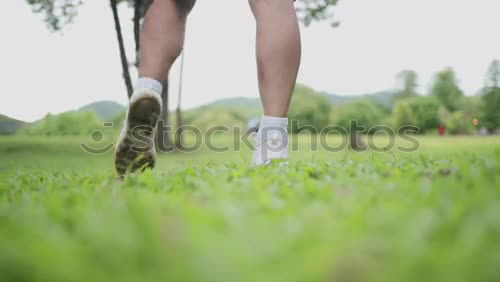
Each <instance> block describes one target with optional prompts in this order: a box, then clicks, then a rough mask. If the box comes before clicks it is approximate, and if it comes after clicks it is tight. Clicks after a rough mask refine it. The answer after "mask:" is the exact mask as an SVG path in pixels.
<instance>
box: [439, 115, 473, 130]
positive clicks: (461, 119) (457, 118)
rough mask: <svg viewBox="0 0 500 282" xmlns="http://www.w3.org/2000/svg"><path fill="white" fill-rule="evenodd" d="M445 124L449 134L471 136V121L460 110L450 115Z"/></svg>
mask: <svg viewBox="0 0 500 282" xmlns="http://www.w3.org/2000/svg"><path fill="white" fill-rule="evenodd" d="M445 124H446V129H447V131H448V132H449V133H450V134H471V133H472V132H473V126H472V120H471V119H469V118H468V117H467V115H466V114H465V113H464V112H463V111H460V110H459V111H455V112H453V113H451V114H450V116H449V117H448V119H447V120H446V122H445Z"/></svg>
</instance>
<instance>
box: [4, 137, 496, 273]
mask: <svg viewBox="0 0 500 282" xmlns="http://www.w3.org/2000/svg"><path fill="white" fill-rule="evenodd" d="M420 140H421V142H422V148H421V150H419V151H417V152H415V153H411V154H404V153H398V152H395V151H390V152H386V153H373V152H363V153H353V152H347V151H344V152H339V153H335V154H332V153H326V152H318V153H310V152H307V151H302V152H300V153H295V154H292V161H291V162H290V165H289V166H288V167H287V168H286V169H283V168H281V167H280V166H279V165H273V166H270V167H263V168H250V167H249V165H248V164H249V160H248V159H247V158H249V156H246V155H248V154H247V153H248V152H244V153H225V154H214V153H210V152H205V151H203V152H199V153H197V154H183V155H179V154H171V155H167V156H162V157H161V158H160V160H159V165H158V169H157V170H155V171H146V172H145V173H144V174H133V175H130V176H128V177H126V178H125V180H124V181H116V180H115V174H114V172H113V166H112V158H111V156H110V155H105V156H101V157H96V156H90V155H86V154H83V153H82V152H80V151H79V150H78V145H77V144H78V143H77V142H75V141H76V140H74V139H69V138H65V139H58V140H53V139H39V140H30V141H26V140H24V141H22V140H18V139H16V138H4V139H2V140H0V154H1V156H2V157H1V158H2V159H1V162H0V280H1V281H217V282H219V281H231V282H233V281H270V282H278V281H287V282H289V281H297V282H298V281H384V282H385V281H418V282H421V281H440V282H442V281H499V280H500V272H499V271H498V266H499V265H500V241H499V238H500V183H499V180H500V177H499V176H500V166H499V164H500V139H499V138H487V139H481V138H455V139H452V138H450V139H439V138H434V137H426V138H422V139H420Z"/></svg>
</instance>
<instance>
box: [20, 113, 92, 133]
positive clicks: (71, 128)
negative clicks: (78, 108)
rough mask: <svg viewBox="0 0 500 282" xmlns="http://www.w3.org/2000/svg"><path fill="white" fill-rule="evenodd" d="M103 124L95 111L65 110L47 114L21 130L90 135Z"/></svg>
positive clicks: (26, 131) (24, 131) (25, 131)
mask: <svg viewBox="0 0 500 282" xmlns="http://www.w3.org/2000/svg"><path fill="white" fill-rule="evenodd" d="M101 126H102V120H101V119H99V118H98V117H97V115H96V114H95V113H93V112H65V113H62V114H58V115H51V114H48V115H46V116H45V117H44V118H43V119H41V120H40V121H37V122H36V123H35V124H33V125H31V126H27V127H25V128H23V129H22V130H21V133H24V134H27V135H35V136H67V135H88V134H90V133H92V132H93V131H94V130H95V129H96V128H100V127H101Z"/></svg>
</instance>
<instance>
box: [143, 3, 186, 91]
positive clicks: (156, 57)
mask: <svg viewBox="0 0 500 282" xmlns="http://www.w3.org/2000/svg"><path fill="white" fill-rule="evenodd" d="M193 4H194V0H151V4H150V6H149V9H148V11H147V12H146V15H145V17H144V28H143V31H142V32H141V50H140V57H141V58H140V63H139V74H140V76H144V77H149V78H153V79H155V80H157V81H160V82H161V81H164V80H165V79H166V78H167V75H168V72H169V70H170V68H171V67H172V65H173V63H174V62H175V60H176V59H177V57H178V56H179V55H180V53H181V52H182V48H183V45H184V32H185V28H186V17H187V14H188V13H189V10H190V9H191V7H192V5H193Z"/></svg>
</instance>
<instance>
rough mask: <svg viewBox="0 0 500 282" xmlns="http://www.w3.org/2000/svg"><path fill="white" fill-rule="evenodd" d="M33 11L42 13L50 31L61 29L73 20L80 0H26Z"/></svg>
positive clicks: (81, 2)
mask: <svg viewBox="0 0 500 282" xmlns="http://www.w3.org/2000/svg"><path fill="white" fill-rule="evenodd" d="M26 2H27V3H28V4H29V5H30V6H31V9H32V10H33V12H34V13H37V14H43V16H44V21H45V23H46V24H47V27H48V28H49V29H50V30H52V31H58V30H61V29H62V28H63V27H64V26H65V25H67V24H70V23H72V22H73V19H74V18H75V16H76V15H77V13H78V7H79V6H80V5H82V4H83V1H82V0H26Z"/></svg>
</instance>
